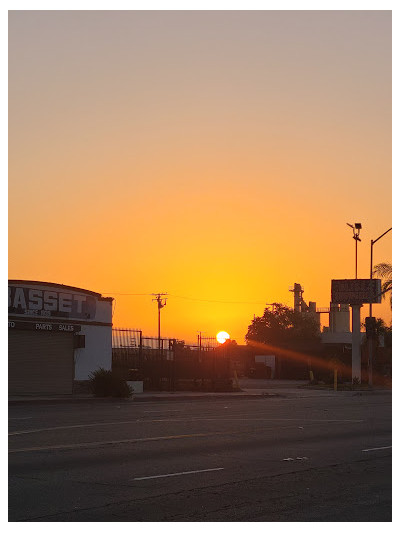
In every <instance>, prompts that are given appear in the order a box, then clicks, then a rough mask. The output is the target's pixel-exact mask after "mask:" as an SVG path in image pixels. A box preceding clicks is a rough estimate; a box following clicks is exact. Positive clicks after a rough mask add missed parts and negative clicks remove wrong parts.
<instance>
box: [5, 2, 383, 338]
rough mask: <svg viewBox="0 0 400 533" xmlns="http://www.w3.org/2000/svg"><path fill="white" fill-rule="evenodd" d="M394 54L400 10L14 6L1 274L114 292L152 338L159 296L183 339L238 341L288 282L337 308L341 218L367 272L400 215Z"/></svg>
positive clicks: (167, 323)
mask: <svg viewBox="0 0 400 533" xmlns="http://www.w3.org/2000/svg"><path fill="white" fill-rule="evenodd" d="M391 62H392V56H391V13H390V11H151V12H150V11H148V12H146V11H11V12H10V14H9V277H10V278H16V279H31V280H41V281H49V282H57V283H64V284H68V285H73V286H77V287H82V288H85V289H89V290H94V291H98V292H101V293H103V294H107V295H114V296H115V298H116V301H115V311H114V318H113V320H114V324H115V325H116V326H123V327H132V328H141V329H142V330H143V332H144V334H146V335H156V334H157V306H156V304H155V303H153V302H152V297H151V296H150V294H151V293H154V292H168V293H169V298H168V304H167V307H166V308H165V309H163V310H162V335H164V336H169V337H177V338H180V339H185V340H186V341H187V342H192V341H195V339H196V337H197V332H198V331H199V330H200V331H203V332H205V333H204V335H209V336H214V335H215V334H216V333H217V331H219V330H221V329H223V330H226V331H228V332H229V333H230V334H231V337H232V338H234V339H236V340H237V341H238V342H239V343H242V342H243V341H244V335H245V334H246V332H247V327H248V325H249V324H250V322H251V320H252V318H253V315H254V314H255V315H260V314H262V312H263V309H264V307H265V305H264V304H265V303H266V302H268V303H270V302H274V301H275V302H282V303H286V304H288V305H292V303H293V298H292V293H290V292H289V290H288V289H289V287H290V286H292V285H293V284H294V283H295V282H298V283H301V284H302V285H303V287H304V289H305V292H304V298H305V300H306V301H307V302H308V301H309V300H312V301H316V302H317V307H328V306H329V302H330V281H331V279H341V278H353V277H354V274H355V241H354V240H353V239H352V231H351V229H350V228H349V227H347V226H346V222H350V223H354V222H361V223H362V225H363V229H362V231H361V239H362V242H361V243H360V245H359V261H358V263H359V268H358V277H360V278H361V277H369V254H370V245H369V243H370V240H371V239H376V238H377V237H378V236H379V235H380V234H382V233H383V232H384V231H386V230H387V229H388V228H389V227H391V225H392V213H391V201H392V200H391V173H392V168H391V157H392V152H391V144H392V139H391V128H392V107H391V105H392V104H391V83H392V79H391ZM391 246H392V240H391V233H389V235H387V236H385V237H384V238H383V239H382V240H380V241H379V242H378V243H377V244H376V245H375V246H374V263H378V262H382V261H391ZM108 293H112V294H108ZM118 294H125V295H118ZM126 294H138V296H128V295H126ZM221 302H223V303H221ZM226 302H238V303H232V304H229V303H226ZM367 308H368V306H364V308H363V309H362V317H363V316H364V315H365V313H366V311H367ZM374 313H375V314H376V316H381V317H383V318H384V319H385V321H386V322H388V323H390V321H391V313H390V306H389V303H388V298H387V300H386V301H385V303H383V304H380V305H376V306H374ZM324 320H326V316H325V318H324Z"/></svg>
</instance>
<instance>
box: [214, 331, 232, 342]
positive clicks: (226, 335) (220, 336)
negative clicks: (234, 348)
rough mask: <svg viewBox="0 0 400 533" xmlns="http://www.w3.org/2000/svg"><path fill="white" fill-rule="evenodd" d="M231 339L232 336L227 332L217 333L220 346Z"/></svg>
mask: <svg viewBox="0 0 400 533" xmlns="http://www.w3.org/2000/svg"><path fill="white" fill-rule="evenodd" d="M229 338H230V335H229V333H227V332H226V331H220V332H219V333H217V341H218V342H219V343H220V344H224V342H225V341H226V340H227V339H229Z"/></svg>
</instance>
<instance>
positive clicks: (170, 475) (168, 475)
mask: <svg viewBox="0 0 400 533" xmlns="http://www.w3.org/2000/svg"><path fill="white" fill-rule="evenodd" d="M217 470H223V468H206V469H205V470H189V471H187V472H176V473H175V474H161V475H160V476H146V477H134V478H133V479H130V480H129V481H141V480H142V479H157V478H160V477H173V476H186V475H187V474H200V473H201V472H216V471H217Z"/></svg>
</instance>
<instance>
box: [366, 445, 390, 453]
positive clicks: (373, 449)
mask: <svg viewBox="0 0 400 533" xmlns="http://www.w3.org/2000/svg"><path fill="white" fill-rule="evenodd" d="M389 448H391V446H381V447H380V448H367V449H365V450H361V451H362V452H374V451H375V450H388V449H389Z"/></svg>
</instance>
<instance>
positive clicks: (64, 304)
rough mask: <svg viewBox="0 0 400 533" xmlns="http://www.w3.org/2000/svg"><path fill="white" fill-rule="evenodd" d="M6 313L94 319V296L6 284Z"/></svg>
mask: <svg viewBox="0 0 400 533" xmlns="http://www.w3.org/2000/svg"><path fill="white" fill-rule="evenodd" d="M8 314H16V315H27V316H38V317H50V318H51V317H53V318H54V317H57V318H75V319H77V318H79V319H82V320H91V319H94V317H95V314H96V298H95V297H94V296H91V295H90V294H83V293H80V294H79V293H74V292H67V291H65V292H61V291H54V290H42V289H31V288H27V287H21V285H15V286H14V285H9V286H8Z"/></svg>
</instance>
